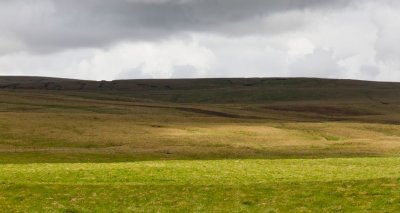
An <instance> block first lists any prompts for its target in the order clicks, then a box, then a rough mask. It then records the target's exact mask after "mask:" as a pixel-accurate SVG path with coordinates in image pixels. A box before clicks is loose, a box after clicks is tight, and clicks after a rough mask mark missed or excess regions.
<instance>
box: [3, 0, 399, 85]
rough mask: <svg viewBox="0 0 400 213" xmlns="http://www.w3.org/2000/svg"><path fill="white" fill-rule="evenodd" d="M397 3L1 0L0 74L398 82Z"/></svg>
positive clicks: (382, 0) (393, 0)
mask: <svg viewBox="0 0 400 213" xmlns="http://www.w3.org/2000/svg"><path fill="white" fill-rule="evenodd" d="M399 38H400V1H398V0H112V1H110V0H1V1H0V75H7V76H11V75H29V76H49V77H64V78H77V79H90V80H114V79H147V78H212V77H321V78H346V79H361V80H376V81H400V41H399Z"/></svg>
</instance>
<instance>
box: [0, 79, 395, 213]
mask: <svg viewBox="0 0 400 213" xmlns="http://www.w3.org/2000/svg"><path fill="white" fill-rule="evenodd" d="M13 80H15V79H14V78H12V77H10V78H9V79H8V80H7V79H6V83H7V84H8V83H9V82H12V81H13ZM31 80H32V79H30V80H29V81H28V84H27V85H28V86H26V87H24V83H23V82H22V83H20V84H19V85H18V86H17V88H19V87H21V88H25V90H23V89H16V90H12V89H8V90H0V212H398V211H399V209H400V205H399V203H400V191H399V184H400V166H399V165H400V158H399V157H400V155H399V154H400V134H399V132H400V125H399V124H400V123H399V121H400V99H399V96H398V92H399V88H400V87H399V86H398V84H394V83H374V82H355V81H337V80H321V79H290V80H287V79H269V80H268V79H267V80H266V79H214V80H191V81H177V80H176V81H175V80H164V81H157V80H155V81H152V80H139V81H135V82H126V81H116V82H108V83H107V82H105V83H104V82H103V84H105V86H104V87H102V88H98V83H97V82H80V83H79V84H76V82H75V81H68V82H64V83H62V82H61V83H60V82H58V81H59V80H57V79H52V81H54V82H56V83H55V84H57V85H56V86H57V87H54V88H74V87H81V86H82V85H83V84H85V85H86V86H85V88H86V87H87V88H86V89H85V90H68V89H60V90H35V89H27V88H30V87H33V88H34V87H35V85H36V86H38V88H40V85H42V84H43V82H42V81H39V82H36V83H35V81H34V80H32V81H31ZM3 81H4V79H3ZM3 83H4V82H3ZM3 83H2V78H0V86H1V84H3ZM58 84H60V85H61V87H60V85H58ZM323 84H324V85H326V86H324V87H321V85H323ZM110 88H111V89H110ZM316 88H318V89H316ZM42 89H43V88H42Z"/></svg>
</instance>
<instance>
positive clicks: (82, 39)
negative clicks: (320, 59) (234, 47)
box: [0, 0, 349, 51]
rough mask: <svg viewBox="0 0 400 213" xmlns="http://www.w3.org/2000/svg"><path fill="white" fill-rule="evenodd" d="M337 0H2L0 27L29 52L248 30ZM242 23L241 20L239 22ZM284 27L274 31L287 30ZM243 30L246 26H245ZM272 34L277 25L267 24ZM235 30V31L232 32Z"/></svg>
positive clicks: (338, 1) (332, 5)
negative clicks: (264, 20)
mask: <svg viewBox="0 0 400 213" xmlns="http://www.w3.org/2000/svg"><path fill="white" fill-rule="evenodd" d="M348 2H349V1H342V0H331V1H321V0H113V1H110V0H3V1H1V2H0V13H1V14H2V15H1V14H0V18H1V20H0V27H2V29H3V30H0V32H2V34H4V35H7V36H8V38H9V39H10V38H11V39H13V40H17V41H20V42H21V43H23V44H24V45H25V47H27V48H29V49H30V50H31V51H57V50H62V49H65V48H76V47H101V46H104V45H110V44H113V43H116V42H121V41H124V40H128V41H132V40H156V39H163V38H167V37H169V36H171V35H176V34H178V33H181V32H207V33H220V34H228V35H229V34H237V33H235V32H234V31H235V28H236V26H235V24H236V23H237V24H238V26H237V27H238V29H241V28H243V27H244V28H243V30H240V34H245V35H246V34H251V33H254V31H257V29H258V26H249V25H251V24H253V25H254V23H253V22H249V23H247V22H246V20H251V19H254V18H262V17H264V18H265V17H267V16H269V15H271V14H275V13H278V12H283V11H290V10H304V9H311V10H312V9H316V8H318V9H321V8H324V9H331V8H335V7H338V6H339V7H340V6H343V5H346V4H348ZM240 23H241V24H240ZM243 23H244V24H243ZM291 27H295V26H287V29H282V27H281V28H280V29H278V30H280V31H282V30H291V29H290V28H291ZM246 29H247V30H246ZM267 30H270V31H271V32H270V33H274V31H275V30H277V29H276V26H275V27H273V26H271V27H270V29H267ZM236 31H237V30H236Z"/></svg>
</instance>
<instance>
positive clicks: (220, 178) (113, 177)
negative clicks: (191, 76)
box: [0, 158, 400, 212]
mask: <svg viewBox="0 0 400 213" xmlns="http://www.w3.org/2000/svg"><path fill="white" fill-rule="evenodd" d="M399 185H400V158H349V159H343V158H337V159H304V160H301V159H286V160H285V159H279V160H197V161H148V162H133V163H82V164H79V163H77V164H71V163H67V164H62V163H61V164H4V165H1V166H0V210H1V212H8V211H9V212H26V211H29V212H55V211H57V212H143V211H146V212H187V211H191V212H192V211H198V212H243V211H245V212H246V211H251V212H293V211H295V212H316V211H317V212H337V211H340V212H350V211H364V212H365V211H370V212H396V211H399V210H400V187H399Z"/></svg>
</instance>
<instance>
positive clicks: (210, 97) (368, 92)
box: [0, 77, 400, 103]
mask: <svg viewBox="0 0 400 213" xmlns="http://www.w3.org/2000/svg"><path fill="white" fill-rule="evenodd" d="M0 88H2V89H26V90H30V89H35V90H56V91H84V92H95V93H101V94H111V95H120V96H124V97H130V98H144V99H152V100H157V101H168V102H178V103H266V102H277V101H311V100H334V101H340V100H342V101H373V102H382V103H386V102H393V101H395V102H397V101H400V95H399V94H400V83H394V82H371V81H357V80H338V79H317V78H246V79H244V78H242V79H240V78H236V79H235V78H230V79H229V78H226V79H222V78H221V79H151V80H115V81H83V80H73V79H62V78H46V77H0Z"/></svg>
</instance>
